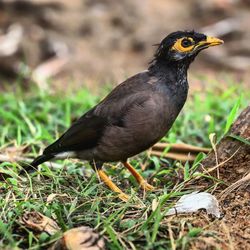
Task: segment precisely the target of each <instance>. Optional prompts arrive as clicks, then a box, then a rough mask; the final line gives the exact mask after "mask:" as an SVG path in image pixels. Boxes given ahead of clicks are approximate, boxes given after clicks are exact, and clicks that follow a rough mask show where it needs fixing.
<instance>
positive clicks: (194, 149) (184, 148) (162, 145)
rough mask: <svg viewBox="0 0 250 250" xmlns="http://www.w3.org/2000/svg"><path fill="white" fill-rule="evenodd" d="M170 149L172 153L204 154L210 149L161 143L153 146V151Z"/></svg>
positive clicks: (182, 144) (183, 144)
mask: <svg viewBox="0 0 250 250" xmlns="http://www.w3.org/2000/svg"><path fill="white" fill-rule="evenodd" d="M167 147H170V149H171V150H174V151H182V152H204V153H208V152H209V151H211V149H210V148H203V147H196V146H193V145H189V144H186V143H174V144H171V143H163V142H159V143H156V144H155V145H154V146H153V148H152V149H153V150H159V149H160V150H164V149H165V148H167Z"/></svg>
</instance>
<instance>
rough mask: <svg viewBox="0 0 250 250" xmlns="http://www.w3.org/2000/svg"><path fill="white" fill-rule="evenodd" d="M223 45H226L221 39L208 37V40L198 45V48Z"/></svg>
mask: <svg viewBox="0 0 250 250" xmlns="http://www.w3.org/2000/svg"><path fill="white" fill-rule="evenodd" d="M223 43H224V41H223V40H221V39H219V38H216V37H211V36H207V39H206V40H205V41H200V42H199V43H198V44H197V47H198V48H208V47H212V46H216V45H220V44H223Z"/></svg>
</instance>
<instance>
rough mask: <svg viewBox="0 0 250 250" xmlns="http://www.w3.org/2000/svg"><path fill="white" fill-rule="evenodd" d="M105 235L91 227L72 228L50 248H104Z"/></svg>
mask: <svg viewBox="0 0 250 250" xmlns="http://www.w3.org/2000/svg"><path fill="white" fill-rule="evenodd" d="M104 249H106V248H105V241H104V239H103V237H102V236H101V235H100V234H98V233H95V232H94V230H93V229H91V228H89V227H78V228H72V229H70V230H68V231H66V232H65V233H64V234H63V237H62V238H61V239H59V240H58V241H57V242H56V243H55V244H54V245H53V246H52V247H51V248H50V250H104Z"/></svg>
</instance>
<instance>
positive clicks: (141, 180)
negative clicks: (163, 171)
mask: <svg viewBox="0 0 250 250" xmlns="http://www.w3.org/2000/svg"><path fill="white" fill-rule="evenodd" d="M123 165H124V166H125V167H126V168H127V169H128V170H129V172H130V173H131V174H132V175H133V176H134V177H135V179H136V180H137V182H138V183H139V185H140V186H141V187H142V188H143V189H144V190H147V191H149V190H154V187H153V186H151V185H150V184H148V183H147V181H146V180H145V179H144V178H143V177H142V176H141V175H140V174H139V173H138V172H137V171H136V170H135V169H134V168H133V166H131V165H130V164H129V163H128V162H123Z"/></svg>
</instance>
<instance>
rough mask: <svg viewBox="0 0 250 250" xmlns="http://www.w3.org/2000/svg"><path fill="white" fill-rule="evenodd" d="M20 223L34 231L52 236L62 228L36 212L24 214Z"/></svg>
mask: <svg viewBox="0 0 250 250" xmlns="http://www.w3.org/2000/svg"><path fill="white" fill-rule="evenodd" d="M20 222H21V223H22V224H23V225H24V226H26V227H28V228H30V229H32V230H35V231H38V232H46V233H48V234H50V235H53V234H55V233H56V232H58V231H60V227H59V226H58V225H57V223H56V222H55V221H54V220H52V219H50V218H49V217H47V216H44V215H43V214H41V213H39V212H36V211H34V212H26V213H24V215H23V216H22V217H21V220H20Z"/></svg>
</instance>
